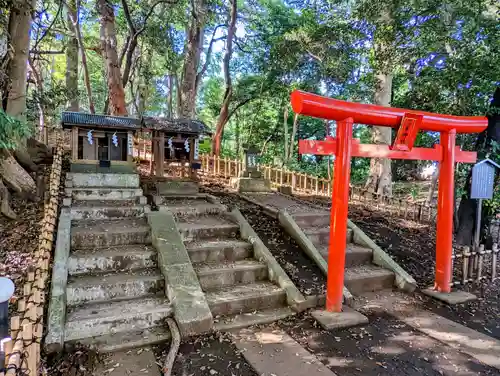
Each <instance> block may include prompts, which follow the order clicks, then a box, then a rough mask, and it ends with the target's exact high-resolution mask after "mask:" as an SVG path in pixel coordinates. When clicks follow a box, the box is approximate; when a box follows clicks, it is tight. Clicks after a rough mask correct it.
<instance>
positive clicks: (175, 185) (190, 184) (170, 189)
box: [156, 179, 199, 196]
mask: <svg viewBox="0 0 500 376" xmlns="http://www.w3.org/2000/svg"><path fill="white" fill-rule="evenodd" d="M156 191H157V193H158V194H159V195H170V196H175V195H178V196H185V195H196V194H198V192H199V186H198V183H197V182H195V181H191V180H180V179H169V180H166V181H160V182H157V183H156Z"/></svg>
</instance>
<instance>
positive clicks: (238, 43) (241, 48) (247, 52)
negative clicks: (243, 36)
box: [233, 37, 252, 54]
mask: <svg viewBox="0 0 500 376" xmlns="http://www.w3.org/2000/svg"><path fill="white" fill-rule="evenodd" d="M233 42H234V44H235V45H236V47H238V49H239V50H240V51H241V52H244V53H246V54H249V53H251V52H252V51H249V50H245V49H244V48H243V47H241V45H240V42H238V38H236V37H235V38H234V40H233Z"/></svg>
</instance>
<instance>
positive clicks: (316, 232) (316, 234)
mask: <svg viewBox="0 0 500 376" xmlns="http://www.w3.org/2000/svg"><path fill="white" fill-rule="evenodd" d="M304 232H305V234H306V235H307V237H308V238H309V240H310V241H311V242H312V243H313V244H314V245H315V246H316V247H318V248H321V247H322V246H328V244H329V241H330V227H321V228H313V229H307V230H305V231H304ZM351 242H352V230H351V229H350V228H348V229H347V234H346V243H351Z"/></svg>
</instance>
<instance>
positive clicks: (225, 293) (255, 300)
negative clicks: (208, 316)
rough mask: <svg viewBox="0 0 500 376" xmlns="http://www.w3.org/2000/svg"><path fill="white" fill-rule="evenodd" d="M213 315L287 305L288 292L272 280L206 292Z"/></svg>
mask: <svg viewBox="0 0 500 376" xmlns="http://www.w3.org/2000/svg"><path fill="white" fill-rule="evenodd" d="M205 296H206V298H207V302H208V306H209V307H210V310H211V311H212V315H213V316H214V317H215V316H222V315H232V314H237V313H245V312H253V311H256V310H263V309H268V308H279V307H282V306H284V305H286V293H285V290H283V289H282V288H280V287H278V286H276V285H274V284H272V283H271V282H260V283H252V284H241V285H234V286H225V287H223V288H220V289H214V290H210V291H207V292H206V294H205Z"/></svg>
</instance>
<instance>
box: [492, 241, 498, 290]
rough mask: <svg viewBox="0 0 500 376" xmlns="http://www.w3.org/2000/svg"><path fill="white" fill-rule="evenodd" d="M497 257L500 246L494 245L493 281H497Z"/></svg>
mask: <svg viewBox="0 0 500 376" xmlns="http://www.w3.org/2000/svg"><path fill="white" fill-rule="evenodd" d="M497 257H498V244H496V243H495V244H493V247H492V248H491V268H492V270H491V281H492V282H493V281H494V280H496V279H497Z"/></svg>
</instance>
